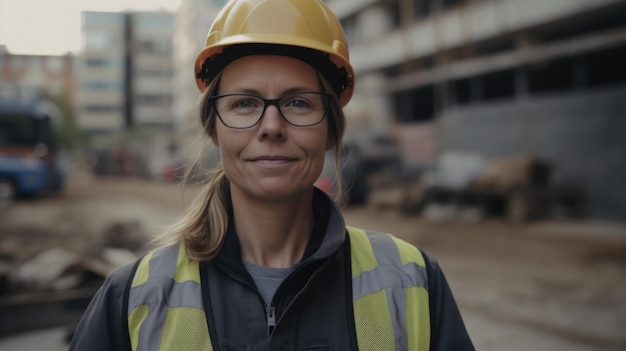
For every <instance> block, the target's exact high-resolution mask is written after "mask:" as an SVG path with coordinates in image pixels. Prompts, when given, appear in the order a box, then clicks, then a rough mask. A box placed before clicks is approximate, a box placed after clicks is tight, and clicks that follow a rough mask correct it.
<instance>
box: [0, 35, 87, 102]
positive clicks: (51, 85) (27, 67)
mask: <svg viewBox="0 0 626 351" xmlns="http://www.w3.org/2000/svg"><path fill="white" fill-rule="evenodd" d="M74 61H75V58H74V56H72V55H65V56H39V55H13V54H11V53H9V52H8V51H7V50H6V49H5V48H4V47H3V46H0V96H3V97H7V98H24V99H30V98H40V97H43V98H47V97H55V98H64V99H67V101H68V102H69V103H70V104H71V105H74V103H75V94H76V89H75V88H74V84H75V80H74Z"/></svg>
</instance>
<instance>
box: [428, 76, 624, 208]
mask: <svg viewBox="0 0 626 351" xmlns="http://www.w3.org/2000/svg"><path fill="white" fill-rule="evenodd" d="M437 128H438V134H439V143H440V149H441V150H463V151H473V152H479V153H483V154H485V155H486V156H488V157H497V156H510V155H514V154H521V153H530V154H533V155H537V156H539V157H542V158H545V159H547V160H549V161H552V162H553V164H554V173H553V179H554V181H555V182H556V183H563V184H564V183H568V182H576V183H579V184H581V185H582V186H583V187H584V190H585V192H586V195H587V199H588V209H589V215H590V216H591V217H595V218H606V219H619V220H625V219H626V186H625V185H624V183H625V181H626V86H620V87H616V88H611V89H598V90H594V91H585V92H580V93H574V94H572V93H566V94H563V95H550V96H545V97H533V98H532V99H518V100H514V101H508V102H501V103H493V102H491V103H489V105H476V106H468V107H463V108H462V109H452V110H448V111H446V112H444V113H443V114H442V115H441V118H439V119H438V121H437Z"/></svg>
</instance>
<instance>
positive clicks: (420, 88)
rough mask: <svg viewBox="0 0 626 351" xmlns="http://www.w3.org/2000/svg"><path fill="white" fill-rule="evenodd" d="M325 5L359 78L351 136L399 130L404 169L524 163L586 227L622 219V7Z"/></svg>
mask: <svg viewBox="0 0 626 351" xmlns="http://www.w3.org/2000/svg"><path fill="white" fill-rule="evenodd" d="M328 3H329V6H330V7H331V8H332V9H333V11H334V12H335V13H336V14H337V16H338V17H339V18H340V20H341V21H342V23H343V25H344V28H345V31H346V35H347V37H348V40H349V42H350V45H351V46H350V53H351V61H352V62H353V65H354V67H355V69H356V72H357V80H358V84H357V87H356V89H357V90H356V92H355V99H354V100H353V102H352V103H351V105H350V106H348V111H347V113H348V115H349V118H351V119H352V121H351V123H352V126H353V128H355V129H368V130H376V131H379V132H383V133H391V132H392V131H394V130H396V131H399V133H398V138H399V140H400V144H402V145H403V150H404V156H405V159H406V160H408V163H415V164H419V163H420V162H429V161H432V160H433V158H435V157H436V156H437V155H439V154H441V153H442V152H445V151H450V150H456V151H464V152H475V153H480V154H482V155H484V156H485V157H493V158H495V157H503V156H511V155H518V154H527V155H532V156H533V157H538V158H541V159H543V160H546V161H548V162H549V163H550V164H551V165H552V170H553V171H552V173H551V181H552V182H553V183H554V184H557V185H563V186H565V185H576V186H579V187H580V188H581V189H583V192H584V194H585V198H586V200H585V202H586V213H587V215H588V216H589V217H591V218H605V219H620V220H623V219H626V187H624V186H623V180H624V179H626V119H625V117H626V116H625V113H626V112H625V111H626V66H625V64H624V63H625V62H626V1H624V0H594V1H589V0H550V1H542V0H332V1H330V0H329V1H328ZM394 126H396V127H397V126H401V128H393V127H394Z"/></svg>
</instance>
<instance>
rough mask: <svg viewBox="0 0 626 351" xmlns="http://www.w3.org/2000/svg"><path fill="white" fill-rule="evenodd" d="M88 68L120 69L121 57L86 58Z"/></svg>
mask: <svg viewBox="0 0 626 351" xmlns="http://www.w3.org/2000/svg"><path fill="white" fill-rule="evenodd" d="M85 63H86V64H87V66H88V67H122V58H121V57H88V58H87V59H86V60H85Z"/></svg>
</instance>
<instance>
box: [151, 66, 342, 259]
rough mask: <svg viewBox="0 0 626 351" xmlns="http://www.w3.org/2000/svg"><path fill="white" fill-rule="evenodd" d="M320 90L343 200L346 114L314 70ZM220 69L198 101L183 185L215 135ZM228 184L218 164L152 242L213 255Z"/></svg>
mask: <svg viewBox="0 0 626 351" xmlns="http://www.w3.org/2000/svg"><path fill="white" fill-rule="evenodd" d="M316 74H317V78H318V80H319V82H320V86H321V89H322V92H324V93H328V94H330V95H331V101H330V106H329V110H328V113H327V116H326V118H328V138H329V140H330V141H331V142H332V143H333V144H334V147H333V149H334V156H335V181H336V186H337V189H338V190H337V194H336V200H337V201H338V202H339V203H343V197H344V195H343V189H342V182H341V173H340V172H341V171H340V167H341V162H340V159H341V158H340V153H341V142H342V138H343V133H344V131H345V123H346V119H345V115H344V113H343V110H342V109H341V105H340V103H339V98H338V96H337V95H336V94H335V93H334V92H333V89H332V87H331V85H330V84H329V83H328V81H327V80H326V79H325V78H324V76H322V75H321V74H320V73H319V72H317V71H316ZM220 77H221V72H220V73H218V75H217V76H216V77H215V79H213V81H212V82H211V84H210V85H209V86H208V87H207V89H206V90H205V92H204V94H203V95H202V98H201V99H200V103H199V117H200V118H199V121H200V125H201V127H202V128H201V129H200V130H201V133H199V136H198V137H199V139H198V140H199V143H198V146H200V147H199V148H198V151H197V152H196V155H195V157H194V158H193V159H192V160H191V161H190V162H189V163H188V164H187V166H186V170H185V175H184V178H183V184H187V183H189V182H190V181H191V179H192V178H193V176H192V173H193V172H196V170H197V169H199V168H201V163H202V159H203V156H204V154H205V150H206V148H205V146H206V145H207V143H210V142H211V136H214V135H215V129H216V123H217V122H216V121H217V115H216V112H215V111H214V110H213V108H212V105H211V104H210V103H209V98H211V97H212V96H215V95H217V90H218V87H219V81H220ZM230 201H231V199H230V183H229V181H228V179H227V178H226V174H225V172H224V168H223V167H222V164H221V163H219V164H218V165H217V166H216V167H215V168H214V169H213V170H212V171H210V173H209V177H208V181H207V182H206V184H204V185H203V186H202V188H201V191H200V192H199V194H198V195H197V196H196V198H195V199H194V201H193V202H192V203H191V204H190V206H189V207H188V208H187V210H186V212H185V214H184V215H183V217H182V218H181V219H180V220H179V221H177V222H176V223H174V224H173V225H172V226H170V227H169V228H168V229H167V230H166V231H165V232H164V233H162V234H161V235H159V236H158V237H157V238H156V239H155V242H156V243H158V244H160V245H169V244H172V243H175V242H179V241H180V242H182V243H183V245H185V249H186V251H187V255H188V256H189V258H191V259H193V260H197V261H200V262H203V261H208V260H210V259H212V258H213V257H215V255H217V253H218V252H219V250H220V248H221V247H222V244H223V242H224V237H225V234H226V230H227V228H228V221H229V218H228V211H229V208H230V206H231V203H230Z"/></svg>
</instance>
